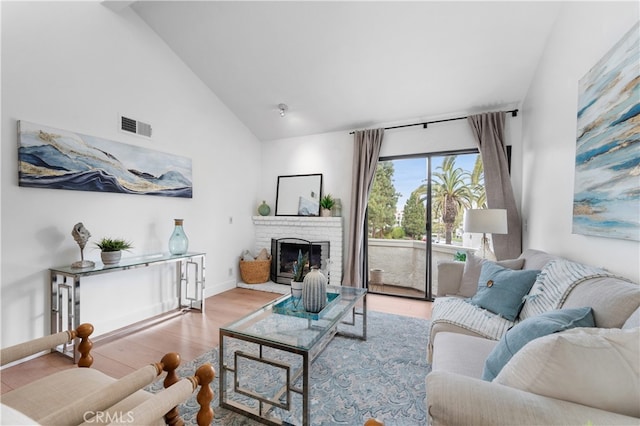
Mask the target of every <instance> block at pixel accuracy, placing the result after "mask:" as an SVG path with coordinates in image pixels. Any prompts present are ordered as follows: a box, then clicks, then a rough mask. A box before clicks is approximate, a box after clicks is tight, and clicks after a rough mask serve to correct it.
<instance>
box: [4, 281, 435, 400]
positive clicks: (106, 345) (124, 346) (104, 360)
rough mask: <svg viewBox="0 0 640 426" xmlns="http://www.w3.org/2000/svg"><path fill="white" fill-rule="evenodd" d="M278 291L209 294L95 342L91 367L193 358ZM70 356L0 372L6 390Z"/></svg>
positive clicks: (379, 303)
mask: <svg viewBox="0 0 640 426" xmlns="http://www.w3.org/2000/svg"><path fill="white" fill-rule="evenodd" d="M280 296H281V295H280V294H277V293H267V292H263V291H256V290H249V289H244V288H235V289H232V290H229V291H226V292H224V293H220V294H217V295H215V296H212V297H209V298H207V300H206V302H205V303H206V305H205V315H201V314H199V313H196V312H189V313H186V314H177V315H175V316H172V317H170V318H163V319H162V320H161V321H158V322H156V323H154V324H152V325H148V326H145V327H142V328H139V329H135V327H132V328H131V329H132V330H134V329H135V331H131V332H127V333H123V334H120V335H118V336H114V337H111V338H106V339H100V340H99V341H97V342H96V343H95V344H94V347H93V350H92V351H91V354H92V355H93V357H94V363H93V366H92V368H95V369H97V370H100V371H102V372H104V373H106V374H108V375H110V376H112V377H115V378H120V377H123V376H125V375H127V374H129V373H131V372H132V371H135V370H136V369H138V368H140V367H143V366H145V365H147V364H149V363H151V362H156V361H160V359H161V358H162V356H163V355H164V354H166V353H167V352H178V353H180V356H181V358H182V360H183V362H185V361H190V360H192V359H194V358H196V357H198V356H199V355H201V354H203V353H204V352H206V351H208V350H209V349H211V348H212V347H215V346H217V345H218V340H219V334H218V330H219V328H220V327H221V326H223V325H225V324H228V323H230V322H232V321H234V320H236V319H238V318H241V317H243V316H245V315H246V314H248V313H250V312H252V311H254V310H256V309H257V308H259V307H260V306H262V305H265V304H267V303H269V302H270V301H272V300H273V299H276V298H278V297H280ZM367 308H368V310H370V311H378V312H386V313H391V314H398V315H404V316H410V317H416V318H424V319H430V318H431V303H430V302H425V301H419V300H412V299H404V298H397V297H390V296H383V295H377V294H369V295H368V296H367ZM73 367H75V365H74V364H73V363H72V362H71V360H70V359H69V358H67V357H64V356H63V355H61V354H58V353H51V354H47V355H43V356H40V357H38V358H35V359H32V360H29V361H26V362H23V363H22V364H18V365H15V366H12V367H9V368H5V369H3V370H2V371H0V378H1V381H2V393H4V392H8V391H9V390H11V389H14V388H17V387H20V386H23V385H25V384H27V383H29V382H32V381H34V380H36V379H38V378H39V377H42V376H46V375H48V374H51V373H53V372H55V371H59V370H64V369H67V368H73Z"/></svg>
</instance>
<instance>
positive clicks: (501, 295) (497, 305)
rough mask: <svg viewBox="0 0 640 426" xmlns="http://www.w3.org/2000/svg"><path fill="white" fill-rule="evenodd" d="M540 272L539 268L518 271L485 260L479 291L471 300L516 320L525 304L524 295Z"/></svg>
mask: <svg viewBox="0 0 640 426" xmlns="http://www.w3.org/2000/svg"><path fill="white" fill-rule="evenodd" d="M539 273H540V271H538V270H537V269H525V270H522V271H516V270H513V269H509V268H504V267H502V266H500V265H498V264H496V263H492V262H485V263H484V264H483V265H482V269H481V270H480V278H479V279H478V291H477V292H476V294H475V295H474V296H473V297H472V298H471V299H470V300H469V302H470V303H471V304H473V305H476V306H480V307H481V308H484V309H486V310H488V311H491V312H493V313H494V314H498V315H500V316H502V317H503V318H506V319H508V320H509V321H515V319H516V317H517V316H518V314H519V313H520V309H522V305H523V304H524V296H525V295H526V294H527V293H529V290H531V287H533V283H535V282H536V277H537V276H538V274H539Z"/></svg>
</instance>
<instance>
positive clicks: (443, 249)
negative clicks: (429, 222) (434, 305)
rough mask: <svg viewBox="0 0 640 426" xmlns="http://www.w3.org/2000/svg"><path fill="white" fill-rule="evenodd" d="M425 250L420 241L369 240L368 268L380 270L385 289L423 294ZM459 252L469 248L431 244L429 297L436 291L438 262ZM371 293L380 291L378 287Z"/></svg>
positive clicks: (451, 258) (422, 242) (451, 257)
mask: <svg viewBox="0 0 640 426" xmlns="http://www.w3.org/2000/svg"><path fill="white" fill-rule="evenodd" d="M426 247H427V245H426V243H425V242H424V241H417V240H389V239H374V238H370V239H369V269H370V270H371V269H381V270H383V271H384V272H383V274H382V275H383V282H384V285H385V286H387V285H388V286H393V287H399V288H409V289H413V290H416V291H419V292H425V289H426V279H425V273H426ZM462 250H469V248H468V247H461V246H456V245H450V244H440V243H431V251H432V259H433V261H432V265H433V267H432V274H433V277H432V293H433V294H436V293H437V289H438V268H437V264H438V261H440V260H453V258H454V255H455V254H456V252H458V251H462ZM471 250H473V249H471ZM373 290H374V291H382V292H384V290H383V289H381V288H375V289H373Z"/></svg>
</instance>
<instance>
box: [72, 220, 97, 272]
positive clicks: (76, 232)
mask: <svg viewBox="0 0 640 426" xmlns="http://www.w3.org/2000/svg"><path fill="white" fill-rule="evenodd" d="M71 235H72V236H73V239H74V240H76V243H78V245H79V246H80V261H78V262H73V263H72V264H71V267H72V268H78V269H85V268H93V267H94V266H96V264H95V263H94V262H92V261H90V260H84V247H85V246H86V245H87V241H89V238H90V237H91V233H90V232H89V230H88V229H87V228H85V227H84V225H83V224H82V222H78V223H76V224H75V225H74V226H73V229H72V230H71Z"/></svg>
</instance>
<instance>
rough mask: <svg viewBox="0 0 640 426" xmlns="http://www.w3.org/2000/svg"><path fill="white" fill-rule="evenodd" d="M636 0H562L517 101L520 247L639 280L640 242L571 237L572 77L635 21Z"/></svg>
mask: <svg viewBox="0 0 640 426" xmlns="http://www.w3.org/2000/svg"><path fill="white" fill-rule="evenodd" d="M639 7H640V6H639V3H638V2H618V3H615V2H567V3H566V4H565V6H564V8H563V10H562V11H561V13H560V14H559V16H558V19H557V21H556V23H555V25H554V28H553V30H552V32H551V34H550V36H549V39H548V40H547V45H546V49H545V50H544V54H543V56H542V58H541V61H540V64H539V66H538V69H537V71H536V74H535V78H534V80H533V82H532V84H531V87H530V88H529V91H528V94H527V96H526V99H525V101H524V103H523V116H524V119H523V131H522V133H523V148H524V154H523V162H524V178H523V185H524V187H523V194H524V197H523V210H524V220H525V222H524V224H525V226H524V233H525V236H524V237H525V238H524V241H525V246H526V247H531V248H537V249H542V250H546V251H549V252H552V253H555V254H559V255H562V256H565V257H567V258H570V259H573V260H576V261H580V262H585V263H589V264H593V265H595V266H603V267H606V268H608V269H609V270H611V271H614V272H616V273H619V274H621V275H624V276H626V277H628V278H631V279H634V280H635V281H638V280H639V279H640V270H639V269H638V259H639V258H640V243H638V242H637V241H624V240H615V239H608V238H598V237H590V236H585V235H574V234H572V233H571V229H572V226H571V225H572V209H573V179H574V167H575V148H576V112H577V103H578V80H580V79H581V78H582V77H583V76H584V75H585V74H586V73H587V72H588V71H589V69H591V67H593V65H595V63H596V62H597V61H598V60H600V58H602V57H603V56H604V55H605V54H606V53H607V52H608V51H609V50H610V49H611V47H613V45H614V44H615V43H616V42H617V41H618V40H620V38H622V36H623V35H624V34H625V33H626V32H627V31H628V30H629V29H630V28H631V27H632V25H633V24H634V23H635V22H637V21H638V16H639V13H640V11H639Z"/></svg>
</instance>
